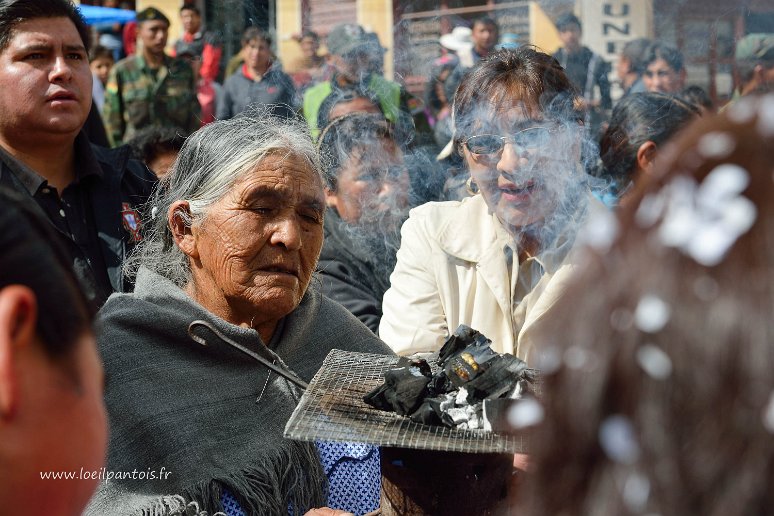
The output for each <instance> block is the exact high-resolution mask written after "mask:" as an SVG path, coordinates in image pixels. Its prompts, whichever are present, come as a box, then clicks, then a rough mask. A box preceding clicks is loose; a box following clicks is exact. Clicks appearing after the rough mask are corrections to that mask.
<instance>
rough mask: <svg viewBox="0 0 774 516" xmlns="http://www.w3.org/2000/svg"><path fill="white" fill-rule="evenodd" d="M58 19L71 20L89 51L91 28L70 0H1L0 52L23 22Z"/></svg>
mask: <svg viewBox="0 0 774 516" xmlns="http://www.w3.org/2000/svg"><path fill="white" fill-rule="evenodd" d="M58 17H64V18H69V19H70V21H72V22H73V24H74V25H75V29H76V30H77V31H78V35H79V36H80V37H81V40H82V41H83V46H84V47H85V48H86V50H87V51H88V50H89V46H90V43H91V37H90V34H89V27H88V25H86V22H85V21H84V19H83V16H81V13H80V11H78V8H77V7H76V6H75V4H73V3H72V2H70V0H0V52H2V51H4V50H5V49H6V47H7V46H8V44H9V43H10V42H11V39H12V38H13V37H14V34H15V29H16V26H17V25H19V24H20V23H21V22H25V21H28V20H35V19H38V18H58Z"/></svg>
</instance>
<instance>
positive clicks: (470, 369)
mask: <svg viewBox="0 0 774 516" xmlns="http://www.w3.org/2000/svg"><path fill="white" fill-rule="evenodd" d="M489 344H490V341H488V340H487V341H486V344H485V345H484V346H482V345H481V344H480V343H478V342H476V343H474V344H471V345H469V346H467V347H466V348H465V349H464V350H463V351H462V352H461V353H459V354H457V355H456V356H451V357H449V359H448V360H447V362H446V365H445V366H444V369H443V370H444V372H445V373H446V376H448V377H449V380H450V381H451V383H452V384H454V385H455V386H456V387H460V386H462V385H465V384H466V383H468V382H469V381H471V380H473V379H474V378H476V377H477V376H479V375H480V374H482V373H483V372H484V371H486V369H487V368H488V367H489V365H488V362H489V361H491V360H493V359H496V358H497V356H498V355H497V352H495V351H493V350H492V348H490V347H489Z"/></svg>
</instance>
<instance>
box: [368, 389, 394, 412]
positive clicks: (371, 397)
mask: <svg viewBox="0 0 774 516" xmlns="http://www.w3.org/2000/svg"><path fill="white" fill-rule="evenodd" d="M391 389H392V387H390V386H388V385H387V384H386V383H383V384H381V385H380V386H379V387H377V388H376V389H374V390H372V391H371V392H369V393H368V394H366V395H365V396H363V401H365V402H366V403H368V404H369V405H371V406H372V407H374V408H376V409H379V410H384V411H386V412H392V411H393V408H392V405H391V404H390V403H389V402H388V401H387V391H388V390H391Z"/></svg>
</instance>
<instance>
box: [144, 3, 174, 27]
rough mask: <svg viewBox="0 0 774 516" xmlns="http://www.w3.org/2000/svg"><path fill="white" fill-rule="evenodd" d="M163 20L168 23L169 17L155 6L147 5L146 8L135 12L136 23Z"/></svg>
mask: <svg viewBox="0 0 774 516" xmlns="http://www.w3.org/2000/svg"><path fill="white" fill-rule="evenodd" d="M156 20H158V21H163V22H164V23H166V24H167V25H169V18H167V17H166V16H164V13H162V12H161V11H159V10H158V9H156V8H155V7H148V8H147V9H143V10H142V11H140V12H139V13H137V23H142V22H146V21H156Z"/></svg>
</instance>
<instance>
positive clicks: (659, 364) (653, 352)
mask: <svg viewBox="0 0 774 516" xmlns="http://www.w3.org/2000/svg"><path fill="white" fill-rule="evenodd" d="M637 363H638V364H639V365H640V367H641V368H642V370H643V371H645V372H646V373H647V374H648V376H650V377H651V378H654V379H656V380H665V379H666V378H669V376H670V375H671V374H672V360H671V359H670V358H669V355H667V354H666V353H665V352H664V351H663V350H662V349H661V348H659V347H658V346H655V345H654V344H645V345H643V346H640V347H639V348H638V349H637Z"/></svg>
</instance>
